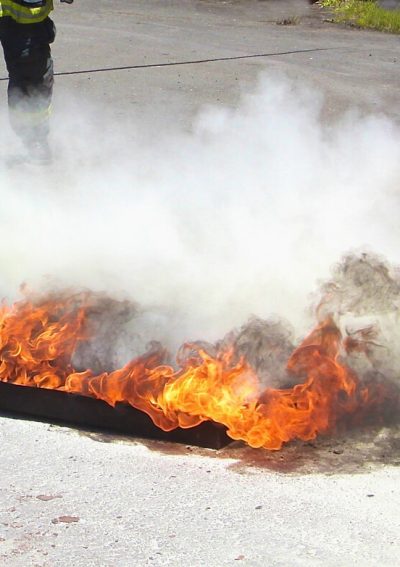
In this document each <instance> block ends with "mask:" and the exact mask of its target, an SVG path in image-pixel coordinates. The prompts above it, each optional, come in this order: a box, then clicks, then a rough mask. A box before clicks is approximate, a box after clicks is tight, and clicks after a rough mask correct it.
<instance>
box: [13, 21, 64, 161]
mask: <svg viewBox="0 0 400 567" xmlns="http://www.w3.org/2000/svg"><path fill="white" fill-rule="evenodd" d="M8 32H9V33H7V34H5V35H4V34H3V37H2V44H3V49H4V57H5V60H6V65H7V70H8V73H9V85H8V103H9V110H10V120H11V125H12V127H13V129H14V130H15V132H16V134H17V135H18V136H19V137H20V138H21V139H22V141H23V143H24V145H25V146H26V149H27V151H28V152H29V153H31V154H34V153H35V152H36V153H38V154H40V153H42V154H43V158H45V157H46V156H45V154H49V148H48V145H47V136H48V132H49V114H50V105H51V97H52V91H53V61H52V58H51V51H50V43H51V42H52V41H53V40H54V35H55V33H54V25H53V22H52V21H51V20H50V18H47V19H46V20H45V21H44V22H41V23H39V24H29V25H26V24H25V25H24V24H16V23H14V22H12V23H11V24H10V26H8ZM48 157H49V156H48ZM44 161H45V160H44Z"/></svg>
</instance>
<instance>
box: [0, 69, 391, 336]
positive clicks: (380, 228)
mask: <svg viewBox="0 0 400 567" xmlns="http://www.w3.org/2000/svg"><path fill="white" fill-rule="evenodd" d="M88 105H89V103H88V102H87V106H88ZM84 106H85V105H82V101H79V103H78V101H75V102H71V100H70V101H69V102H68V103H65V105H63V107H62V106H61V105H60V106H59V107H56V109H55V115H54V118H53V123H52V144H53V147H54V152H55V163H54V165H53V166H51V167H50V168H42V169H39V168H36V169H35V168H33V167H32V166H30V167H29V166H22V167H20V168H17V167H6V166H5V164H4V163H2V164H1V170H0V192H1V193H0V199H1V201H0V202H1V210H0V265H1V268H2V269H1V280H0V292H1V293H2V295H3V296H5V297H6V298H7V299H8V300H13V299H15V297H17V296H18V292H17V290H18V287H19V285H20V284H21V283H22V282H27V284H28V285H29V286H30V287H31V288H32V289H36V290H37V289H42V288H43V287H44V286H47V287H52V286H55V285H58V286H59V287H61V286H73V287H79V288H81V287H87V288H90V289H92V290H95V291H106V292H107V293H108V294H109V295H111V296H112V297H116V298H119V297H124V298H128V299H132V300H134V301H135V302H138V303H139V304H140V305H141V306H142V308H143V309H144V310H145V312H146V315H144V316H143V318H142V319H143V321H142V322H143V329H144V334H145V337H146V340H147V339H149V340H150V339H158V340H162V341H163V342H164V343H166V344H169V345H171V344H172V345H174V344H176V343H180V342H181V341H184V340H196V339H207V340H215V339H217V338H220V337H221V336H223V335H224V334H225V333H226V332H227V331H229V330H230V329H231V328H232V327H235V326H238V325H241V324H242V323H243V322H244V321H245V320H246V319H247V318H248V317H249V316H250V315H252V314H254V315H256V316H259V317H267V316H269V315H271V314H272V315H279V316H281V317H284V318H286V319H288V320H289V321H290V322H291V323H292V324H293V325H294V327H295V328H296V330H297V332H302V331H303V329H304V326H305V325H308V322H306V319H305V314H306V308H307V307H308V305H309V301H310V299H309V294H310V293H311V292H313V291H314V290H315V288H316V285H317V282H318V281H319V280H321V279H322V278H326V277H329V273H330V268H331V266H332V264H334V263H335V262H337V261H338V260H339V259H340V257H341V256H342V254H343V253H344V252H347V251H349V250H355V249H356V250H375V251H377V252H379V253H380V254H383V255H385V256H386V257H387V258H388V259H389V260H390V261H394V262H397V261H399V252H398V242H400V225H399V223H398V220H397V210H398V204H399V189H400V185H399V182H400V143H399V140H400V130H399V128H398V126H396V125H395V124H394V123H392V122H391V121H390V120H389V119H388V118H385V117H384V116H365V115H361V114H359V113H357V111H355V110H354V111H351V112H347V113H346V114H344V115H343V116H341V117H340V118H339V119H338V120H337V121H336V122H335V123H332V122H330V123H329V124H326V121H325V120H324V116H323V114H322V113H323V99H322V96H321V95H319V94H315V93H312V92H311V91H310V90H308V89H307V88H306V87H304V86H302V85H299V84H296V83H294V82H290V81H289V80H288V79H286V78H283V77H276V76H264V77H263V78H262V79H261V80H260V84H259V87H258V89H257V90H256V92H253V93H251V94H246V95H245V96H243V98H242V100H241V102H240V104H239V105H238V106H237V108H235V109H232V108H226V107H212V108H205V109H204V110H203V111H202V112H201V113H200V115H199V116H197V117H196V118H195V119H194V122H193V127H192V130H191V131H190V132H188V131H185V130H183V129H179V128H178V127H177V128H176V129H175V130H174V131H172V130H171V128H168V129H167V130H162V129H161V131H159V132H157V135H156V134H155V132H156V131H157V128H154V124H153V126H152V128H151V130H150V131H151V134H149V132H148V131H146V129H145V128H144V124H145V123H146V120H145V119H143V118H142V119H141V120H140V122H136V123H135V121H134V120H131V121H130V123H129V124H128V123H126V122H124V123H123V122H122V121H121V123H119V124H116V122H115V120H113V121H110V120H109V119H108V118H107V115H106V112H105V111H104V109H93V108H91V109H90V110H89V109H87V108H83V107H84ZM61 108H63V109H64V110H61ZM147 118H148V120H149V121H151V120H152V116H148V117H147ZM5 121H6V116H5V113H4V115H3V116H2V124H1V126H2V132H3V133H4V134H3V135H2V137H3V147H7V145H8V147H10V148H12V146H13V144H15V142H13V141H11V140H12V134H11V133H10V132H9V130H7V126H6V124H5ZM8 140H10V143H8Z"/></svg>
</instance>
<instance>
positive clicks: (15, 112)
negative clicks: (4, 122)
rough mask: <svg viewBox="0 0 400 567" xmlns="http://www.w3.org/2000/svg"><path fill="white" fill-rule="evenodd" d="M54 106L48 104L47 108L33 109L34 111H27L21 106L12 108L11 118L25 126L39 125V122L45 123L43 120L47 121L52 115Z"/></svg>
mask: <svg viewBox="0 0 400 567" xmlns="http://www.w3.org/2000/svg"><path fill="white" fill-rule="evenodd" d="M51 110H52V107H51V105H49V106H47V107H46V108H42V109H38V110H33V111H25V110H21V109H19V108H10V115H11V120H12V121H14V120H15V122H16V123H18V124H20V125H23V126H27V127H28V126H29V127H32V126H38V125H39V124H43V122H47V120H48V119H49V117H50V114H51Z"/></svg>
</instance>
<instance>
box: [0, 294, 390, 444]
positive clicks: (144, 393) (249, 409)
mask: <svg viewBox="0 0 400 567" xmlns="http://www.w3.org/2000/svg"><path fill="white" fill-rule="evenodd" d="M89 305H90V296H89V295H88V294H86V295H84V294H80V295H75V296H71V297H69V298H66V299H62V300H57V299H54V298H48V299H46V300H42V301H39V302H36V303H32V302H29V301H22V302H18V303H16V304H14V305H13V306H12V307H7V306H3V308H2V311H1V327H0V380H2V381H6V382H12V383H15V384H22V385H26V386H33V387H41V388H51V389H59V390H64V391H67V392H74V393H79V394H82V395H86V396H93V397H95V398H99V399H102V400H104V401H106V402H107V403H109V404H111V405H115V404H116V403H118V402H125V403H129V404H131V405H132V406H134V407H135V408H137V409H140V410H142V411H144V412H146V413H147V414H148V415H149V416H150V417H151V418H152V420H153V421H154V423H155V424H156V425H157V426H159V427H160V428H161V429H163V430H165V431H170V430H172V429H174V428H176V427H178V426H179V427H183V428H188V427H193V426H196V425H198V424H199V423H201V422H202V421H205V420H212V421H215V422H218V423H221V424H223V425H225V426H226V427H227V430H228V434H229V435H230V437H232V438H233V439H237V440H239V439H241V440H244V441H246V442H247V443H248V444H249V445H251V446H252V447H265V448H267V449H279V448H280V447H281V446H282V444H283V443H285V442H287V441H290V440H291V439H302V440H310V439H313V438H315V437H316V436H317V434H318V433H324V432H327V431H330V430H332V429H333V428H334V427H335V425H336V423H337V421H338V420H339V419H342V418H344V417H345V416H358V415H360V414H362V413H363V412H365V410H366V408H368V407H369V406H370V405H371V403H373V402H374V403H375V402H376V400H377V398H378V397H379V396H375V397H374V396H371V392H370V391H369V390H368V388H366V387H363V386H361V385H360V382H359V380H358V378H357V376H356V375H355V373H354V372H352V371H351V370H350V369H349V368H347V367H346V366H345V365H343V364H341V362H340V357H339V351H340V348H341V345H342V338H341V335H340V332H339V330H338V328H337V327H336V325H335V324H334V322H333V320H332V319H330V318H327V319H326V320H325V321H324V322H323V323H322V324H320V325H319V326H318V327H317V328H316V329H315V330H314V331H313V332H312V333H311V334H310V335H309V336H308V337H307V338H306V339H305V340H304V342H303V343H302V344H301V345H300V346H299V347H298V348H297V349H296V350H295V351H294V352H293V354H292V355H291V357H290V359H289V361H288V371H289V372H290V373H292V374H294V375H296V377H298V378H299V379H301V380H303V382H302V383H300V384H297V385H295V386H294V387H292V388H289V389H266V390H264V391H261V385H260V381H259V379H258V377H257V375H256V373H255V371H254V370H253V369H252V368H251V366H250V365H249V364H248V363H247V362H246V360H245V359H244V358H243V357H242V358H240V359H239V360H237V356H235V353H234V351H233V349H232V347H230V348H226V347H224V349H223V350H222V351H221V352H218V353H217V354H216V355H214V356H212V355H211V354H210V353H209V352H207V350H205V349H204V348H200V347H198V346H197V345H190V346H191V351H192V353H193V355H192V356H191V357H190V358H188V359H187V360H186V361H184V362H182V363H181V367H180V368H179V369H178V370H176V369H175V368H173V367H172V366H169V365H165V364H163V361H164V360H165V352H164V351H163V350H162V349H159V350H155V351H154V352H150V353H147V354H145V355H143V356H141V357H139V358H136V359H134V360H132V361H130V362H129V363H128V364H127V365H126V366H124V367H123V368H121V369H118V370H115V371H113V372H109V373H106V372H104V373H101V374H98V375H95V374H94V373H93V372H92V371H91V370H86V371H84V372H77V371H76V369H74V368H73V366H72V363H71V360H72V355H73V353H74V350H75V348H76V346H77V344H78V342H79V341H83V340H84V339H86V338H87V336H86V335H87V332H86V331H85V316H86V313H87V309H88V306H89Z"/></svg>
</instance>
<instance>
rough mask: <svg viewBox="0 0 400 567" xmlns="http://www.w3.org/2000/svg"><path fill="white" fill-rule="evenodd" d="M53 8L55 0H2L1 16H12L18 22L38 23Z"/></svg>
mask: <svg viewBox="0 0 400 567" xmlns="http://www.w3.org/2000/svg"><path fill="white" fill-rule="evenodd" d="M52 9H53V0H0V18H4V17H10V18H12V19H13V20H15V21H16V22H17V23H18V24H37V23H38V22H41V21H42V20H44V19H45V18H47V16H48V15H49V13H50V12H51V11H52Z"/></svg>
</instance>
